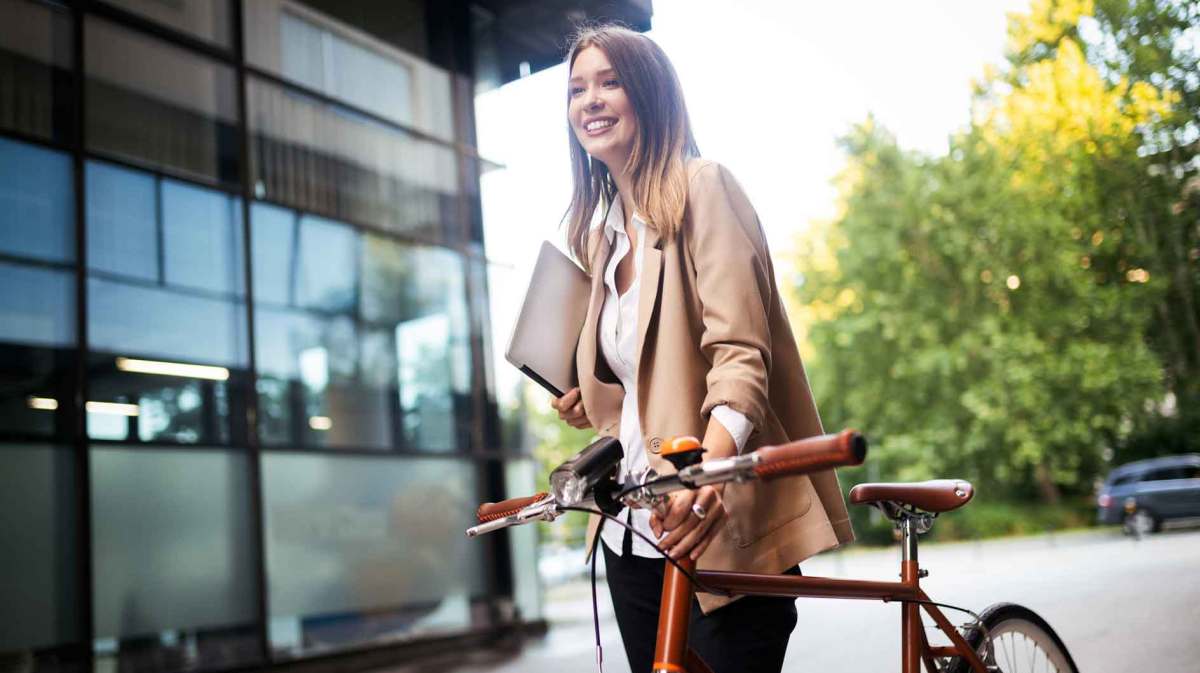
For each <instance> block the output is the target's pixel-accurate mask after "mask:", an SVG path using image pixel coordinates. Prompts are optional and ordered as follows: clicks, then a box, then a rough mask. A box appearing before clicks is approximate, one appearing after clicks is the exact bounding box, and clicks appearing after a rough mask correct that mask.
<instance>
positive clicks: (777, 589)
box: [653, 516, 987, 673]
mask: <svg viewBox="0 0 1200 673" xmlns="http://www.w3.org/2000/svg"><path fill="white" fill-rule="evenodd" d="M915 523H916V522H914V521H913V520H912V518H910V517H909V516H902V518H901V519H900V521H899V526H900V530H901V533H902V539H901V543H900V544H901V561H900V581H899V582H879V581H869V580H850V579H838V578H833V577H809V576H797V575H759V574H752V573H738V572H725V571H713V570H700V571H695V567H696V562H695V561H692V560H690V559H685V560H682V561H680V565H682V566H683V567H684V568H685V569H687V571H688V572H694V575H695V577H696V579H697V581H698V582H699V583H701V584H702V585H703V586H704V587H705V588H707V589H715V590H717V591H728V592H730V593H733V594H739V595H744V596H777V597H787V598H840V599H854V600H877V601H883V602H885V603H893V602H898V603H901V605H902V608H901V613H900V636H901V641H900V643H901V648H900V670H901V671H902V673H920V668H921V662H922V661H924V662H925V666H926V668H927V669H928V671H930V672H931V673H932V672H933V671H936V670H937V669H936V668H934V666H933V658H934V657H950V656H960V657H963V658H965V659H966V660H967V662H968V663H969V664H970V665H971V668H972V669H974V671H975V673H987V668H986V667H985V666H984V664H983V662H982V661H981V660H980V659H979V656H978V654H976V652H975V651H974V650H973V649H971V647H970V646H969V645H968V644H967V642H966V640H964V639H963V637H962V635H960V634H959V633H958V630H957V629H955V628H954V625H953V624H951V623H950V620H949V619H947V618H946V616H945V615H944V614H942V611H941V610H940V609H939V608H938V606H936V605H933V604H932V602H931V601H930V599H929V596H927V595H926V594H925V592H924V591H923V590H922V589H921V575H922V572H921V569H920V566H919V565H918V562H917V531H916V525H915ZM695 593H696V589H695V587H693V586H692V583H691V581H690V580H689V579H688V577H687V576H686V575H685V574H684V573H683V572H682V571H680V570H679V569H678V568H676V567H675V566H674V565H671V564H670V563H667V564H666V569H665V573H664V575H663V593H662V602H661V603H660V608H659V619H658V637H657V641H656V644H655V648H654V668H653V671H654V673H711V671H710V669H709V667H708V665H707V664H705V663H704V661H703V660H702V659H701V658H700V657H699V655H697V654H696V653H695V652H694V651H692V650H690V649H689V648H688V646H687V637H688V620H689V618H690V616H691V605H692V598H693V596H694V595H695ZM921 608H924V610H925V611H926V612H927V613H929V616H930V617H932V618H933V620H934V622H935V623H936V624H937V626H938V628H939V629H940V630H941V631H942V633H944V634H945V635H946V637H947V638H949V639H950V642H951V643H952V644H951V646H949V647H945V646H940V647H934V646H931V645H930V644H929V641H928V639H926V637H925V629H924V627H923V625H922V623H921V615H920V610H921Z"/></svg>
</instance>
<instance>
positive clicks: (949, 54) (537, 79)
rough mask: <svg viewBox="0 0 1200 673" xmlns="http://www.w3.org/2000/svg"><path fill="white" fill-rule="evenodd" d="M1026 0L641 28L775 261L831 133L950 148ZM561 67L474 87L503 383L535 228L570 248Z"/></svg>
mask: <svg viewBox="0 0 1200 673" xmlns="http://www.w3.org/2000/svg"><path fill="white" fill-rule="evenodd" d="M1028 4H1029V2H1028V0H965V1H964V0H905V2H885V1H882V0H877V1H869V2H868V1H866V0H841V1H839V2H815V1H811V0H806V1H792V0H774V1H772V0H740V1H739V2H737V3H734V2H728V1H727V0H654V2H653V7H654V16H653V19H652V23H651V30H650V32H649V33H648V35H649V36H650V37H651V38H653V39H654V40H655V41H656V42H658V44H659V45H660V46H662V48H663V50H664V51H666V53H667V55H668V56H669V57H670V59H671V61H672V63H673V64H674V66H675V69H676V71H677V72H678V73H679V78H680V80H681V82H682V85H683V91H684V96H685V98H686V101H687V106H688V113H689V115H690V116H691V120H692V127H693V130H694V132H695V135H696V140H697V143H698V144H699V146H700V152H701V154H702V155H703V156H704V157H705V158H708V159H713V160H716V161H718V162H720V163H721V164H724V165H725V166H726V167H727V168H728V169H729V170H730V171H731V172H732V173H733V175H734V176H735V177H736V178H737V179H738V181H739V182H740V183H741V184H742V186H743V188H744V189H745V190H746V193H747V195H748V196H749V198H750V201H751V203H753V204H754V206H755V209H756V211H757V212H758V215H759V219H760V220H761V221H762V224H763V228H764V230H765V231H766V233H767V240H768V244H769V246H770V248H771V251H772V257H773V259H774V261H775V265H776V273H777V275H778V276H779V277H781V278H784V277H787V276H788V275H790V269H789V268H788V264H787V257H788V255H787V254H786V253H788V252H789V251H790V250H791V248H792V247H793V242H794V241H795V239H796V237H797V235H800V234H802V233H803V232H804V231H805V229H806V228H807V227H808V225H809V223H811V222H812V221H813V220H816V219H828V218H831V217H833V216H834V215H835V214H836V208H837V198H836V197H837V194H836V190H835V188H834V186H833V184H832V180H833V179H834V177H835V176H836V175H837V174H838V173H839V172H840V170H841V169H842V168H843V167H844V165H845V156H844V154H843V153H842V152H841V150H840V149H839V148H838V145H837V139H838V138H839V137H841V136H843V135H845V134H846V133H847V132H848V131H849V130H850V128H851V127H852V126H853V125H854V124H857V123H860V122H862V121H863V120H865V119H866V118H867V115H868V114H870V115H873V116H874V117H875V119H876V121H877V122H878V123H880V124H881V125H883V126H884V127H886V128H888V129H889V130H890V131H891V132H892V133H894V134H895V135H896V137H897V140H898V142H899V143H900V145H901V146H902V147H904V148H906V149H910V150H917V151H921V152H925V153H928V154H944V153H945V152H946V151H947V149H948V139H949V137H950V135H951V134H953V133H954V132H955V131H956V130H958V129H960V128H962V127H963V126H965V125H966V124H967V122H968V121H969V118H970V96H971V87H972V82H973V81H975V80H977V79H978V78H979V77H980V76H981V75H982V73H983V70H984V66H985V65H987V64H995V65H999V64H1000V63H1001V62H1002V61H1003V52H1004V38H1005V29H1006V19H1005V15H1006V13H1007V12H1012V11H1027V8H1028ZM566 80H567V73H566V67H565V66H557V67H554V68H549V69H547V70H543V71H541V72H538V73H534V74H533V75H530V76H528V77H525V78H522V79H520V80H517V81H515V82H512V83H510V84H507V85H505V86H503V87H501V88H499V89H495V90H493V91H489V92H487V93H484V94H482V95H480V96H479V97H478V98H477V99H476V115H477V121H476V129H477V133H478V143H479V151H480V154H481V155H483V156H484V157H486V158H488V159H491V160H493V161H495V162H497V163H500V164H502V165H503V166H504V168H503V169H498V170H493V171H490V172H488V173H485V174H484V175H483V177H482V178H481V190H482V201H483V218H484V245H485V249H486V251H487V256H488V259H489V261H490V262H492V265H491V269H492V270H491V273H490V274H489V283H490V289H491V296H492V329H493V351H494V353H495V359H494V362H495V368H496V373H497V378H498V383H499V384H500V388H501V389H503V388H506V387H508V386H509V385H511V384H512V383H513V382H515V381H517V380H519V377H520V374H518V373H515V370H513V368H512V367H509V366H508V365H506V364H504V360H503V351H504V346H505V344H506V343H507V341H508V336H509V334H510V332H511V331H512V325H513V322H514V321H515V319H516V314H517V311H519V309H520V303H521V298H522V297H523V296H524V291H525V287H526V286H527V284H528V281H529V274H530V273H531V272H532V266H533V261H534V260H535V259H536V257H537V251H538V248H539V247H540V245H541V242H542V241H543V240H549V241H551V242H552V243H554V244H555V245H557V246H559V247H560V248H562V247H564V246H563V238H564V235H565V229H564V228H563V227H561V226H560V222H561V220H562V216H563V213H564V211H565V209H566V206H567V203H568V200H569V198H570V190H571V176H570V165H569V163H568V154H567V152H568V150H567V122H566V94H565V89H566Z"/></svg>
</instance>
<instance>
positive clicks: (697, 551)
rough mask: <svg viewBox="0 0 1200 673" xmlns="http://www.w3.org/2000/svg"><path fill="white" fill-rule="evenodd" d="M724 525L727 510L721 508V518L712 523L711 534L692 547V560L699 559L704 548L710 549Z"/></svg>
mask: <svg viewBox="0 0 1200 673" xmlns="http://www.w3.org/2000/svg"><path fill="white" fill-rule="evenodd" d="M724 525H725V511H724V510H721V514H720V515H719V518H718V519H717V521H716V522H715V523H713V525H712V529H711V532H710V534H708V535H705V536H704V538H703V539H701V540H700V543H699V544H697V545H696V547H695V548H694V549H692V560H693V561H696V560H699V558H700V557H701V556H703V555H704V550H706V549H708V545H710V544H712V541H713V540H715V539H717V534H718V533H720V531H721V526H724Z"/></svg>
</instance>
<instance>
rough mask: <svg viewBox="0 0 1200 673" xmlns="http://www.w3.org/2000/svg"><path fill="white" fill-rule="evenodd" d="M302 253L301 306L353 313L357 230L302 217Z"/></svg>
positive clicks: (309, 217) (297, 287)
mask: <svg viewBox="0 0 1200 673" xmlns="http://www.w3.org/2000/svg"><path fill="white" fill-rule="evenodd" d="M299 254H300V270H299V278H298V279H297V280H298V282H297V284H296V299H297V301H298V302H299V304H300V305H301V306H303V307H305V308H314V309H320V310H324V311H336V312H350V311H353V310H354V290H355V288H354V281H355V269H357V268H358V235H357V234H356V233H355V232H354V229H352V228H350V227H348V226H346V225H344V224H340V223H337V222H332V221H330V220H326V219H324V218H321V217H313V216H311V215H305V216H303V217H301V218H300V252H299Z"/></svg>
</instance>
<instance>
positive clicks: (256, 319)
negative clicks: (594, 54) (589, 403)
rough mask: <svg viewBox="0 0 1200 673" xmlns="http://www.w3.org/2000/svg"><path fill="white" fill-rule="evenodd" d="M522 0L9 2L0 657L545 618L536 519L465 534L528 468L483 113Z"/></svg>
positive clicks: (1, 130) (300, 646)
mask: <svg viewBox="0 0 1200 673" xmlns="http://www.w3.org/2000/svg"><path fill="white" fill-rule="evenodd" d="M511 4H514V5H520V7H518V9H520V10H521V11H525V12H526V13H528V12H534V13H538V15H539V16H542V17H543V18H544V15H545V14H546V12H547V10H546V6H545V5H543V4H542V3H537V2H526V3H511ZM550 4H551V5H554V4H555V3H550ZM576 4H579V3H576ZM583 4H587V3H583ZM638 4H643V3H638ZM644 4H645V5H646V6H647V7H648V3H644ZM504 5H505V3H503V2H495V1H492V2H474V3H471V2H436V1H424V0H388V1H387V2H369V1H366V0H244V1H238V0H172V1H170V2H164V1H162V0H103V1H102V0H77V1H74V2H70V1H63V2H50V1H45V2H40V1H36V0H0V497H3V499H4V506H3V507H0V540H2V541H3V549H4V553H3V555H2V556H0V670H19V671H103V672H113V673H115V672H117V671H126V670H137V671H147V672H150V673H155V672H168V671H190V670H206V671H208V670H225V669H236V668H248V667H259V666H263V665H271V664H279V663H281V662H288V661H292V660H295V659H298V658H305V657H310V656H316V655H325V654H328V653H339V652H348V651H354V650H361V649H362V648H364V647H367V648H377V647H380V646H390V645H395V644H403V643H408V642H413V641H422V642H425V641H429V640H430V639H433V638H437V637H442V636H452V637H464V636H466V635H469V634H479V633H488V632H494V630H495V629H497V628H500V627H503V626H505V625H511V624H513V623H517V622H524V621H528V620H536V619H538V618H539V609H540V607H539V606H540V598H539V589H538V585H537V579H536V569H535V565H536V564H535V562H534V559H533V558H532V556H531V554H532V553H533V552H532V550H533V549H534V539H533V537H532V536H533V535H534V532H535V531H534V530H533V529H532V528H528V529H524V530H520V531H514V532H513V533H512V534H510V535H508V536H507V537H506V536H504V535H497V536H491V537H489V539H486V540H479V541H468V540H467V539H466V538H465V536H464V535H463V534H462V531H463V529H464V527H465V526H466V525H467V524H469V522H471V520H472V518H473V512H474V508H475V506H476V504H477V503H479V502H481V501H486V500H496V499H500V498H503V497H506V496H508V495H513V494H525V493H528V492H530V491H531V490H532V487H533V477H534V467H533V462H532V459H531V458H530V457H529V456H528V455H527V453H526V451H525V447H522V446H520V445H519V444H518V445H513V444H507V445H506V443H505V439H504V437H503V436H502V435H504V434H506V433H505V432H504V431H503V430H502V427H504V425H505V423H506V421H505V420H502V419H501V418H500V414H499V413H498V412H497V408H496V403H495V395H494V393H493V391H492V390H490V380H491V378H492V376H491V367H492V366H493V363H491V362H490V361H489V359H490V358H489V355H488V352H489V348H490V341H489V340H490V336H489V332H490V326H489V320H488V315H487V308H486V307H487V305H488V303H487V286H486V285H487V284H486V278H487V264H486V261H485V259H484V256H483V241H482V233H481V225H480V221H481V216H480V212H479V209H480V206H479V195H478V185H479V171H480V167H481V165H484V164H485V163H486V162H483V161H482V160H481V159H480V157H479V156H478V154H477V152H476V150H475V142H474V127H473V121H472V120H473V117H472V114H473V108H472V105H473V96H474V92H475V89H476V87H477V86H480V84H481V82H482V80H483V79H484V76H483V75H477V74H476V73H477V71H479V72H482V71H481V70H480V65H479V63H480V62H481V61H479V58H480V55H481V54H482V55H484V56H486V55H488V54H491V56H493V57H495V56H497V54H498V53H499V54H500V55H501V56H503V57H504V59H503V60H502V61H496V62H495V63H493V64H492V67H491V68H490V70H489V69H488V68H487V67H486V65H485V67H484V68H483V70H487V71H488V72H491V73H492V75H488V77H492V79H493V80H495V79H496V78H497V77H498V78H499V81H503V80H504V78H505V77H508V78H511V77H509V76H508V75H507V74H505V73H506V72H507V71H511V70H512V69H513V68H515V65H513V63H514V58H515V59H517V60H521V59H522V58H524V57H522V56H520V54H517V55H515V56H514V54H513V53H511V52H512V49H511V48H509V47H506V46H505V45H511V44H516V42H514V40H515V38H514V35H516V34H517V33H518V32H519V31H520V30H523V29H522V28H521V27H520V26H521V25H522V24H521V23H520V21H523V20H524V19H523V18H521V17H524V16H525V15H524V14H520V13H519V12H517V13H515V14H513V13H510V15H508V18H507V19H506V18H505V14H504ZM551 11H553V12H557V13H558V14H560V15H562V16H561V17H556V19H555V20H556V21H557V20H559V19H561V20H563V21H565V20H566V19H567V18H568V17H569V16H574V15H573V14H570V13H569V12H565V11H563V10H562V9H561V8H559V9H553V8H552V10H551ZM514 16H515V17H517V18H516V19H514V18H513V17H514ZM575 18H580V17H578V16H576V17H575ZM518 19H519V20H518ZM646 21H647V22H648V14H647V17H646ZM561 28H562V26H560V25H558V24H555V25H553V26H552V29H551V30H549V31H547V33H548V34H554V35H555V36H556V37H557V38H559V41H560V39H561V35H562V34H564V33H563V31H562V30H561ZM487 35H492V36H493V37H494V38H495V39H491V40H485V42H486V44H484V43H482V42H476V41H477V40H479V39H480V37H481V36H484V37H486V36H487ZM543 41H544V39H543ZM481 45H482V46H481ZM497 45H499V46H498V47H497ZM558 46H559V45H558V44H557V43H554V45H553V47H552V48H550V47H548V49H549V50H550V51H553V49H555V48H558ZM497 49H499V52H497ZM540 58H543V60H547V59H550V60H552V59H551V57H549V56H546V54H542V55H541V57H540ZM554 58H557V56H555V57H554ZM522 65H523V66H527V64H526V63H524V62H522ZM525 70H526V71H527V70H528V67H525ZM496 73H499V74H498V75H497V74H496ZM493 83H495V81H493Z"/></svg>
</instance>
